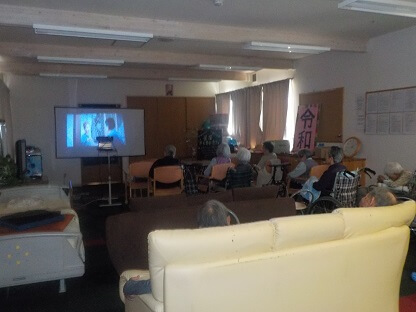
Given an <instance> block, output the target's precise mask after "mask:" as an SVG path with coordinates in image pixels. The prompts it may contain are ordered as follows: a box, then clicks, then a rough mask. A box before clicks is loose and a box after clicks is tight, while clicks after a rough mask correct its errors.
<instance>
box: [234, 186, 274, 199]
mask: <svg viewBox="0 0 416 312" xmlns="http://www.w3.org/2000/svg"><path fill="white" fill-rule="evenodd" d="M278 190H279V188H278V187H277V186H276V185H267V186H263V187H239V188H233V189H232V192H233V199H234V201H243V200H255V199H265V198H276V196H277V191H278Z"/></svg>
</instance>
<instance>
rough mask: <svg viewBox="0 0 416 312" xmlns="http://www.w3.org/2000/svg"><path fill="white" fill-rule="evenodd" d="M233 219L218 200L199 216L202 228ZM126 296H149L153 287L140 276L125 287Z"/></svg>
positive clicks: (227, 222)
mask: <svg viewBox="0 0 416 312" xmlns="http://www.w3.org/2000/svg"><path fill="white" fill-rule="evenodd" d="M230 223H231V219H230V215H229V210H228V208H227V207H226V206H225V205H224V204H223V203H221V202H219V201H217V200H214V199H212V200H209V201H207V202H206V203H205V204H204V206H203V207H202V208H201V210H200V212H199V214H198V225H199V227H200V228H208V227H216V226H226V225H230ZM123 292H124V295H125V296H126V298H127V299H131V298H132V296H135V295H143V294H149V293H151V292H152V287H151V284H150V280H149V279H140V276H136V277H132V278H130V279H129V280H128V281H127V282H126V284H124V287H123Z"/></svg>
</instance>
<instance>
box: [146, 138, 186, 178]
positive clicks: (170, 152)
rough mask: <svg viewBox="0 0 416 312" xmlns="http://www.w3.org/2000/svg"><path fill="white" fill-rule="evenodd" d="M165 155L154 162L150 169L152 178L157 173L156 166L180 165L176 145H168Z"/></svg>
mask: <svg viewBox="0 0 416 312" xmlns="http://www.w3.org/2000/svg"><path fill="white" fill-rule="evenodd" d="M164 154H165V156H164V157H163V158H160V159H158V160H156V161H155V162H154V164H153V165H152V167H151V168H150V170H149V176H150V177H151V178H153V177H154V174H155V168H157V167H164V166H179V165H180V164H181V163H180V161H179V159H176V158H175V156H176V147H175V146H173V145H166V147H165V151H164Z"/></svg>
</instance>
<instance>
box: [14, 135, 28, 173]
mask: <svg viewBox="0 0 416 312" xmlns="http://www.w3.org/2000/svg"><path fill="white" fill-rule="evenodd" d="M16 166H17V178H18V179H21V180H23V178H24V176H25V172H26V140H18V141H16Z"/></svg>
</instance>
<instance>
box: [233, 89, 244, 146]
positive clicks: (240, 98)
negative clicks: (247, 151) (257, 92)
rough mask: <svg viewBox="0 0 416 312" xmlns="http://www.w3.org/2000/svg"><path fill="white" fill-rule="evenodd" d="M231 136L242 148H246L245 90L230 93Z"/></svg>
mask: <svg viewBox="0 0 416 312" xmlns="http://www.w3.org/2000/svg"><path fill="white" fill-rule="evenodd" d="M231 101H232V102H233V104H232V114H231V118H232V125H233V129H231V130H232V134H233V136H234V138H235V139H236V140H237V142H239V143H240V145H242V146H248V137H247V89H242V90H237V91H234V92H231Z"/></svg>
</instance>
